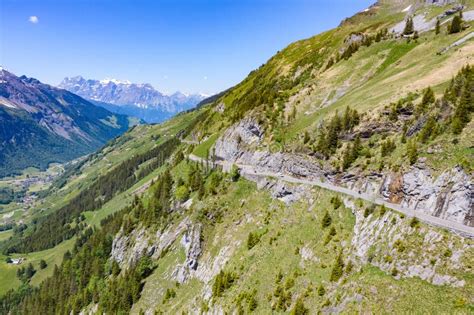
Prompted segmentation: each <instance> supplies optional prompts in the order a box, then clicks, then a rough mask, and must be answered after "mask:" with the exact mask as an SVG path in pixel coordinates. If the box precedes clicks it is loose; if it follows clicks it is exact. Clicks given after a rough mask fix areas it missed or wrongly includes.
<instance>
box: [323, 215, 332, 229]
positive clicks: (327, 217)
mask: <svg viewBox="0 0 474 315" xmlns="http://www.w3.org/2000/svg"><path fill="white" fill-rule="evenodd" d="M331 223H332V218H331V216H330V215H329V213H328V212H327V211H326V213H325V214H324V217H323V220H322V221H321V226H322V227H323V228H327V227H328V226H330V225H331Z"/></svg>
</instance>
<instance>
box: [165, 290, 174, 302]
mask: <svg viewBox="0 0 474 315" xmlns="http://www.w3.org/2000/svg"><path fill="white" fill-rule="evenodd" d="M175 297H176V291H175V290H174V289H172V288H171V289H169V288H168V289H166V293H165V296H164V298H163V304H165V303H166V302H168V301H169V300H171V299H173V298H175Z"/></svg>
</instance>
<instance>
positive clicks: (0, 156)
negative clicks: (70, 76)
mask: <svg viewBox="0 0 474 315" xmlns="http://www.w3.org/2000/svg"><path fill="white" fill-rule="evenodd" d="M0 79H1V83H0V117H1V127H0V128H1V130H0V177H3V176H6V175H12V174H17V173H19V172H20V171H21V170H23V169H25V168H27V167H37V168H40V169H45V168H46V167H47V166H48V164H50V163H52V162H66V161H69V160H71V159H73V158H76V157H79V156H81V155H84V154H87V153H90V152H93V151H94V150H97V149H98V148H99V147H100V146H102V145H103V144H104V143H106V142H107V141H108V140H110V139H112V138H114V137H116V136H118V135H120V134H122V133H123V132H125V131H126V130H127V129H128V128H129V127H130V126H132V125H133V124H134V123H136V119H133V118H130V117H127V116H124V115H115V114H112V113H111V112H109V111H107V110H105V109H103V108H100V107H97V106H95V105H93V104H91V103H90V102H88V101H86V100H84V99H82V98H80V97H78V96H77V95H74V94H72V93H69V92H67V91H65V90H61V89H57V88H53V87H51V86H49V85H46V84H43V83H41V82H39V81H38V80H36V79H33V78H27V77H25V76H22V77H17V76H15V75H14V74H12V73H10V72H8V71H6V70H4V69H2V70H1V72H0Z"/></svg>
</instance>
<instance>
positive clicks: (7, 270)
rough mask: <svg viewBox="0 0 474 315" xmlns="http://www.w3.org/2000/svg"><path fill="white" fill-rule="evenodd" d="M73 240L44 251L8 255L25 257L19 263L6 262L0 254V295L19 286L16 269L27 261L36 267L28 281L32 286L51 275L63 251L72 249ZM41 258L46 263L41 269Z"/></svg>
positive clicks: (59, 262)
mask: <svg viewBox="0 0 474 315" xmlns="http://www.w3.org/2000/svg"><path fill="white" fill-rule="evenodd" d="M74 242H75V239H70V240H67V241H65V242H62V243H61V244H59V245H58V246H56V247H54V248H51V249H47V250H44V251H39V252H34V253H28V254H14V255H11V256H10V257H12V258H20V257H22V258H25V261H24V262H23V263H22V264H21V265H13V264H7V263H6V262H5V259H6V256H4V255H0V295H2V294H4V293H5V292H6V291H8V290H10V289H15V288H17V287H19V286H20V284H21V281H20V280H19V279H18V278H17V276H16V271H17V270H18V269H19V268H21V267H24V266H27V265H28V264H29V263H32V264H33V266H34V268H35V269H36V273H35V275H34V276H33V278H32V279H31V282H30V283H31V284H32V285H34V286H36V285H39V284H40V283H41V282H42V281H43V280H44V279H45V278H46V277H48V276H50V275H52V273H53V271H54V265H60V264H61V261H62V258H63V255H64V253H65V252H66V251H67V250H71V249H72V247H73V244H74ZM41 259H44V260H45V261H46V263H47V264H48V266H47V267H46V268H45V269H43V270H41V269H40V267H39V262H40V260H41Z"/></svg>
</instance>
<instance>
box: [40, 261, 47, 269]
mask: <svg viewBox="0 0 474 315" xmlns="http://www.w3.org/2000/svg"><path fill="white" fill-rule="evenodd" d="M39 267H40V269H44V268H46V267H48V264H47V263H46V261H45V260H44V259H41V260H40V263H39Z"/></svg>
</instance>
